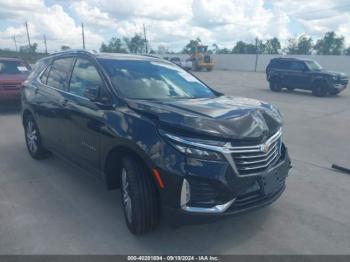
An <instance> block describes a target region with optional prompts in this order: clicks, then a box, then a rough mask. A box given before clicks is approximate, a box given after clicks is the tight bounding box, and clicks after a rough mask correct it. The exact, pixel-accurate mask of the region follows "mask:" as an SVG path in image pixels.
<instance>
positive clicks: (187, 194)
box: [180, 179, 191, 207]
mask: <svg viewBox="0 0 350 262" xmlns="http://www.w3.org/2000/svg"><path fill="white" fill-rule="evenodd" d="M190 198H191V191H190V184H189V183H188V181H187V180H186V179H184V181H183V183H182V188H181V199H180V205H181V207H185V206H186V204H187V203H188V202H189V201H190Z"/></svg>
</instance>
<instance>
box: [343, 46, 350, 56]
mask: <svg viewBox="0 0 350 262" xmlns="http://www.w3.org/2000/svg"><path fill="white" fill-rule="evenodd" d="M344 54H345V55H350V46H349V47H348V48H346V49H345V50H344Z"/></svg>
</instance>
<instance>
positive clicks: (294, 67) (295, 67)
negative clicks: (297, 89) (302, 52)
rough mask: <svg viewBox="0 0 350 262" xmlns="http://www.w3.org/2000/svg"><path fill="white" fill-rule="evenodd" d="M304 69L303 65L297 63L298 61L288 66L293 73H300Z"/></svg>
mask: <svg viewBox="0 0 350 262" xmlns="http://www.w3.org/2000/svg"><path fill="white" fill-rule="evenodd" d="M304 67H305V65H304V63H302V62H298V61H293V62H291V63H290V65H289V69H290V70H295V71H301V70H303V69H304Z"/></svg>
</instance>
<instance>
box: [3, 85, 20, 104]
mask: <svg viewBox="0 0 350 262" xmlns="http://www.w3.org/2000/svg"><path fill="white" fill-rule="evenodd" d="M20 100H21V90H17V89H3V88H1V87H0V101H1V102H4V101H17V102H19V101H20Z"/></svg>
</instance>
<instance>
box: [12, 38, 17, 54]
mask: <svg viewBox="0 0 350 262" xmlns="http://www.w3.org/2000/svg"><path fill="white" fill-rule="evenodd" d="M13 41H14V42H15V47H16V52H18V49H17V41H16V36H13Z"/></svg>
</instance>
